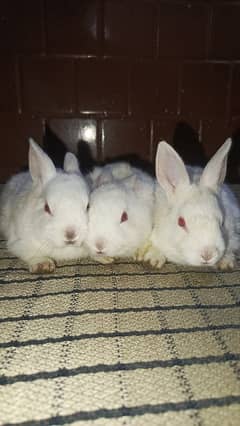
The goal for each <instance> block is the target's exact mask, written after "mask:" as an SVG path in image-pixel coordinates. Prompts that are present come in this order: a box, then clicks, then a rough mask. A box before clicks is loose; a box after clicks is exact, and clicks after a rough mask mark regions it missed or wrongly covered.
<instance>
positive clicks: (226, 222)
mask: <svg viewBox="0 0 240 426" xmlns="http://www.w3.org/2000/svg"><path fill="white" fill-rule="evenodd" d="M230 147H231V140H230V139H228V140H227V141H226V142H225V143H224V144H223V145H222V146H221V147H220V149H219V150H218V151H217V152H216V154H215V155H214V156H213V157H212V159H211V160H210V161H209V162H208V164H207V166H206V167H205V168H204V170H202V169H200V168H199V167H188V168H186V167H185V165H184V163H183V161H182V159H181V158H180V157H179V155H178V154H177V153H176V152H175V151H174V149H173V148H172V147H171V146H170V145H168V144H167V143H166V142H160V143H159V145H158V150H157V156H156V175H157V180H158V183H159V185H158V188H157V190H156V206H155V218H154V227H153V231H152V234H151V238H150V241H149V242H148V244H147V245H146V247H145V250H143V256H142V258H144V260H149V261H150V263H151V264H152V265H154V266H158V267H161V266H162V265H163V264H164V263H165V262H166V261H171V262H175V263H179V264H187V265H195V266H202V265H208V266H213V265H216V266H218V267H220V268H222V269H226V268H232V267H233V266H234V263H235V253H236V251H237V250H239V247H240V235H239V232H240V209H239V205H238V203H237V200H236V198H235V196H234V195H233V193H232V192H231V190H230V189H229V187H228V186H227V185H225V184H223V181H224V179H225V174H226V164H227V155H228V152H229V150H230ZM179 217H183V218H184V219H185V223H186V227H181V226H179V225H178V219H179Z"/></svg>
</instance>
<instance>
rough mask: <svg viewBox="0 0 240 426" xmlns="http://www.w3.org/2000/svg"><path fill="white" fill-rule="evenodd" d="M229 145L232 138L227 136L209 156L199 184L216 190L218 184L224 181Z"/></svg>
mask: <svg viewBox="0 0 240 426" xmlns="http://www.w3.org/2000/svg"><path fill="white" fill-rule="evenodd" d="M231 145H232V139H231V138H228V139H227V140H226V141H225V142H224V144H223V145H222V146H221V147H220V148H219V149H218V150H217V152H216V154H214V156H213V157H212V158H211V160H210V161H209V162H208V164H207V165H206V167H205V168H204V170H203V173H202V176H201V178H200V184H201V185H204V186H207V187H208V188H211V189H213V190H214V191H216V190H217V188H218V186H219V185H220V184H221V183H223V182H224V179H225V176H226V172H227V157H228V153H229V150H230V148H231Z"/></svg>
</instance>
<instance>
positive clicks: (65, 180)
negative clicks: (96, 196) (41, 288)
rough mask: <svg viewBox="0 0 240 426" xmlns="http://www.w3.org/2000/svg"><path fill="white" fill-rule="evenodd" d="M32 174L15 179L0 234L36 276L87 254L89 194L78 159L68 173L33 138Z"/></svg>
mask: <svg viewBox="0 0 240 426" xmlns="http://www.w3.org/2000/svg"><path fill="white" fill-rule="evenodd" d="M29 142H30V145H29V172H25V173H19V174H17V175H15V176H13V177H12V178H11V179H10V180H9V181H8V182H7V184H6V185H5V188H4V190H3V192H2V195H1V204H0V229H1V232H2V234H3V235H4V236H5V238H6V239H7V247H8V249H9V251H10V252H12V253H13V254H14V255H16V256H18V257H19V258H21V259H22V260H24V261H25V262H26V263H27V264H28V267H29V270H30V272H33V273H45V272H46V273H47V272H52V271H54V269H55V261H58V260H67V259H76V258H80V257H82V256H84V255H85V252H86V249H85V248H84V240H85V238H86V234H87V221H88V218H87V207H88V201H89V189H88V186H87V184H86V182H85V179H84V178H83V177H82V175H81V172H80V171H79V168H78V161H77V159H76V157H75V156H74V154H71V153H67V154H66V156H65V160H64V171H63V170H56V168H55V166H54V164H53V162H52V160H51V159H50V158H49V157H48V156H47V154H46V153H45V152H44V151H43V150H42V149H41V148H40V146H39V145H37V144H36V143H35V142H34V141H33V140H31V139H30V141H29Z"/></svg>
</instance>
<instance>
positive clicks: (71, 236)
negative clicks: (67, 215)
mask: <svg viewBox="0 0 240 426" xmlns="http://www.w3.org/2000/svg"><path fill="white" fill-rule="evenodd" d="M65 238H66V240H67V242H73V241H75V240H76V238H77V234H76V231H75V230H74V229H73V228H69V229H67V230H66V231H65Z"/></svg>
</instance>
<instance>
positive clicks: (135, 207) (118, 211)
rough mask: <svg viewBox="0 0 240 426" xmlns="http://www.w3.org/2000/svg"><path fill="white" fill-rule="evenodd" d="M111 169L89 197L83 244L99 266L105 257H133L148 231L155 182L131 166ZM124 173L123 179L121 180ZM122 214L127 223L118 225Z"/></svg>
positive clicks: (146, 237) (150, 222) (145, 238)
mask: <svg viewBox="0 0 240 426" xmlns="http://www.w3.org/2000/svg"><path fill="white" fill-rule="evenodd" d="M112 167H113V168H112V169H111V174H108V175H106V174H105V171H104V176H103V177H104V179H103V181H104V183H102V184H99V185H98V186H97V187H96V188H95V189H94V190H93V191H92V193H91V195H90V208H89V228H88V238H87V245H88V248H89V251H90V254H91V256H92V257H94V258H95V259H97V260H99V261H100V262H102V263H105V262H106V258H108V259H110V260H109V261H112V260H113V258H115V257H135V256H136V252H137V250H138V249H139V247H140V246H141V245H143V244H144V243H145V241H146V240H147V239H148V238H149V236H150V233H151V230H152V220H153V206H154V190H155V181H154V180H153V179H152V178H151V177H150V176H148V175H147V174H146V173H144V172H141V171H140V170H137V169H135V168H131V166H128V167H126V168H125V166H124V165H123V166H122V165H121V166H119V163H118V164H115V165H114V164H113V165H112ZM115 167H116V169H115ZM130 168H131V174H130V175H129V171H130ZM114 169H115V170H114ZM108 171H109V169H108V170H107V172H108ZM119 172H120V173H119ZM125 172H126V174H127V177H125V178H122V177H123V176H124V173H125ZM114 175H115V177H114ZM106 176H107V181H106V182H105V177H106ZM110 176H111V177H110ZM98 183H99V182H98ZM123 212H126V213H127V215H128V220H126V221H124V222H121V216H122V214H123Z"/></svg>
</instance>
